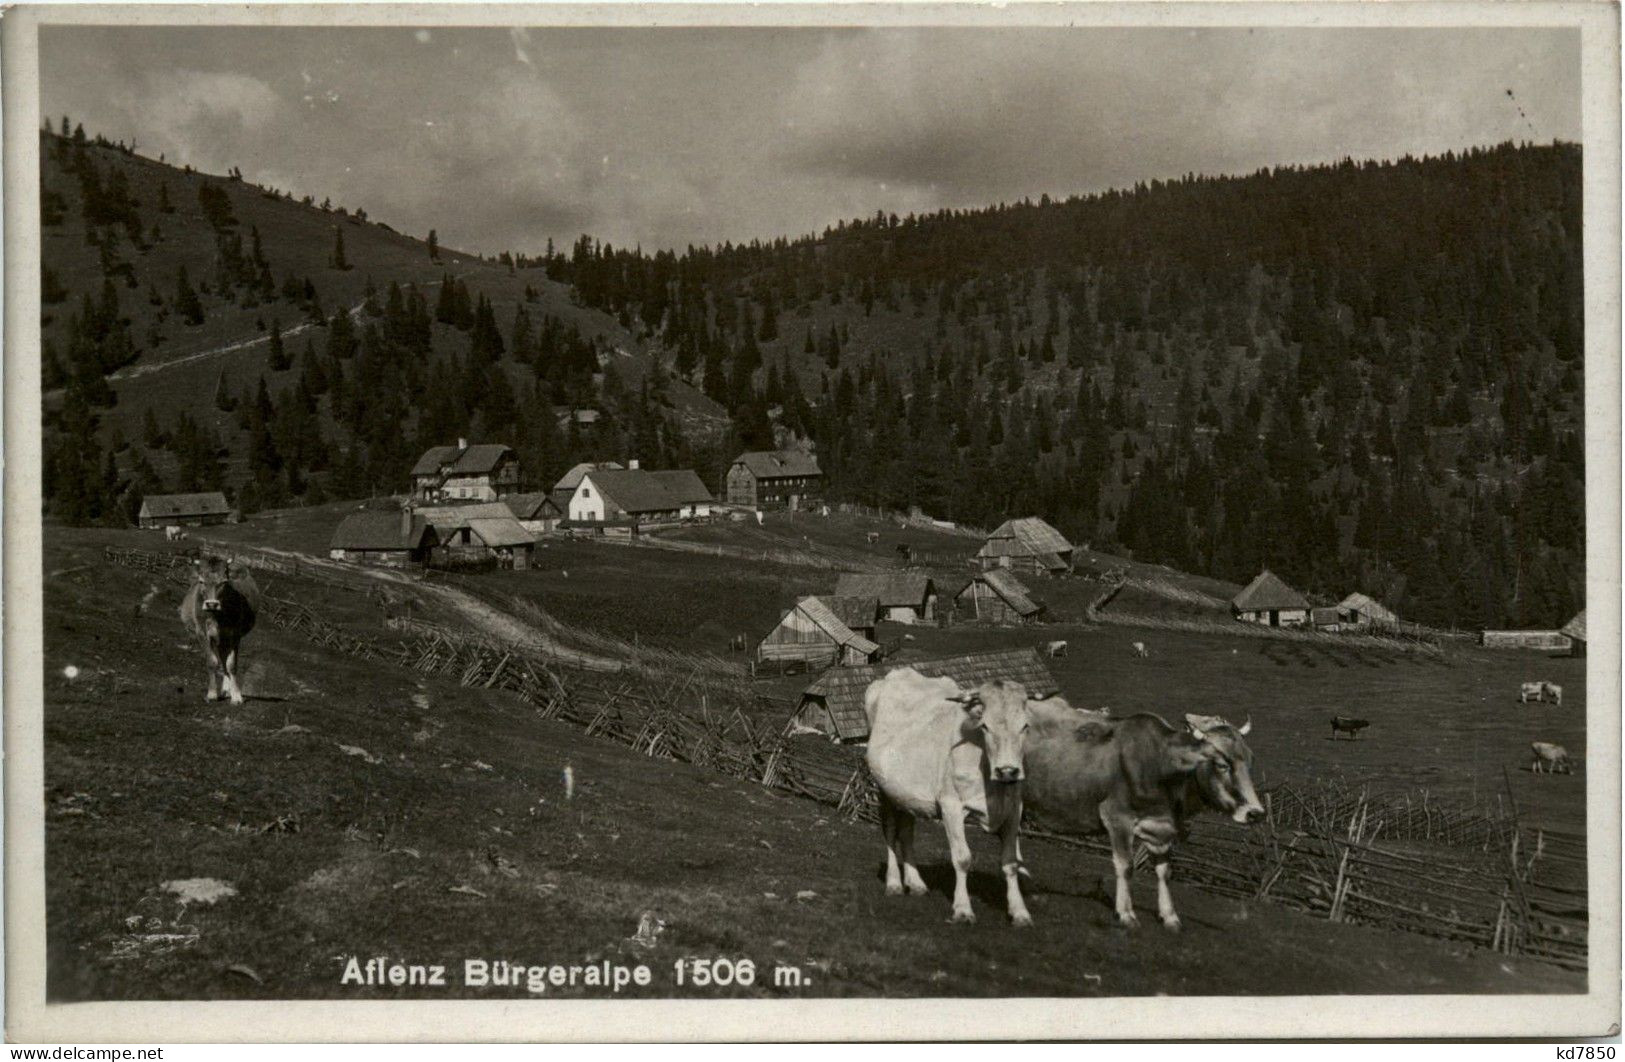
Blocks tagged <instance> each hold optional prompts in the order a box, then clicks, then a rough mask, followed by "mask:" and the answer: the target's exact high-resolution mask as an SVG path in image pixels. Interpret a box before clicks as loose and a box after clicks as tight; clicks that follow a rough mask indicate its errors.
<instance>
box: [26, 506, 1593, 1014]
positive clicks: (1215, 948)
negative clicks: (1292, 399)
mask: <svg viewBox="0 0 1625 1062" xmlns="http://www.w3.org/2000/svg"><path fill="white" fill-rule="evenodd" d="M153 537H154V536H151V535H143V534H140V533H136V532H108V531H70V530H56V529H53V532H52V534H51V535H50V536H49V544H48V546H47V553H46V571H47V575H46V631H45V641H46V660H45V668H46V708H45V740H46V776H47V781H46V785H47V792H46V794H45V796H46V807H47V812H46V814H47V818H46V831H47V832H46V836H47V882H48V900H49V906H48V909H49V923H48V934H49V939H50V948H51V964H50V994H51V997H52V998H53V999H57V1000H70V999H90V998H143V999H175V998H293V997H329V998H331V997H338V998H365V997H372V996H401V997H410V996H425V997H439V996H444V995H448V994H449V995H487V996H490V995H508V996H515V997H522V996H524V995H525V994H526V993H525V991H524V990H523V989H501V990H489V991H488V990H478V989H468V988H461V987H458V986H457V984H456V982H455V979H454V982H453V985H452V987H450V988H447V989H441V988H423V987H417V988H414V987H401V988H362V987H353V986H343V985H341V984H340V977H341V975H342V972H343V969H344V966H345V963H346V961H347V960H348V958H349V957H350V956H352V955H353V956H360V957H362V958H363V960H364V959H365V957H368V956H372V955H379V954H383V955H387V956H389V957H390V958H392V959H400V960H403V961H407V962H418V963H429V964H433V963H444V964H448V965H452V966H453V967H454V968H455V966H456V964H457V963H459V962H461V960H462V959H464V958H471V957H489V958H499V957H509V958H518V959H524V960H526V961H531V962H568V963H578V962H592V961H597V960H601V959H611V960H614V961H626V962H638V961H641V962H646V963H648V964H649V965H650V966H651V968H652V969H653V971H654V982H653V984H652V985H651V986H650V987H649V988H647V989H643V990H641V992H642V993H644V994H659V995H671V994H692V995H714V994H717V991H718V990H716V989H704V990H700V989H694V988H685V989H677V988H675V986H674V985H673V984H672V981H671V976H670V972H671V965H672V963H673V962H675V961H676V959H677V958H678V957H681V956H700V957H716V956H725V957H730V958H735V959H738V958H749V959H751V960H753V961H754V962H755V963H756V964H757V966H758V967H759V968H761V969H763V970H765V969H767V968H769V967H770V966H772V965H773V964H776V963H782V964H785V965H786V966H790V967H795V968H796V969H798V970H800V971H801V974H802V976H803V977H804V978H805V979H806V980H805V982H804V983H803V985H802V987H800V988H798V989H789V988H775V987H773V986H772V985H770V984H766V983H758V984H757V985H755V986H753V987H751V988H748V989H747V988H740V987H734V988H731V989H728V990H727V992H728V993H729V994H736V995H744V994H751V995H773V994H782V993H785V992H799V993H801V994H805V995H832V996H841V995H854V994H861V995H897V996H915V995H927V994H930V995H987V994H998V995H1034V996H1050V995H1137V994H1155V993H1170V994H1216V993H1218V994H1231V993H1261V994H1274V993H1291V994H1301V993H1306V992H1308V993H1314V992H1356V993H1358V992H1378V991H1380V992H1566V991H1576V990H1579V989H1580V988H1581V987H1582V984H1583V978H1580V977H1577V976H1575V975H1571V974H1567V973H1563V972H1561V971H1558V970H1556V969H1553V968H1550V967H1546V966H1542V965H1539V964H1535V963H1532V962H1529V961H1525V960H1518V959H1509V958H1507V957H1505V956H1497V955H1490V954H1487V953H1474V952H1470V951H1467V950H1465V949H1461V948H1455V947H1447V946H1443V945H1440V944H1436V943H1433V942H1430V941H1427V940H1425V939H1422V938H1417V937H1411V936H1406V935H1403V934H1393V933H1389V932H1383V931H1379V930H1374V929H1369V928H1362V927H1359V926H1350V925H1334V924H1330V923H1327V922H1325V921H1322V920H1318V919H1312V918H1310V917H1308V916H1305V915H1300V914H1297V913H1294V912H1291V911H1286V910H1283V909H1279V908H1275V907H1272V906H1270V905H1268V904H1264V903H1250V902H1241V901H1236V900H1230V899H1218V898H1215V897H1212V896H1208V895H1206V894H1203V893H1201V892H1198V891H1196V890H1193V889H1189V888H1181V887H1178V886H1176V890H1177V892H1178V894H1179V903H1180V905H1181V910H1182V913H1183V914H1184V916H1185V922H1186V926H1187V930H1186V932H1185V933H1184V934H1182V935H1179V936H1175V935H1172V934H1168V933H1166V932H1163V931H1161V930H1160V929H1147V930H1144V931H1141V932H1138V933H1128V932H1125V931H1122V930H1119V929H1117V928H1115V927H1114V926H1113V916H1112V912H1111V907H1110V903H1109V901H1108V900H1107V899H1106V895H1105V893H1104V892H1103V891H1102V884H1101V883H1102V881H1103V879H1104V878H1105V877H1107V876H1109V868H1108V867H1107V866H1106V864H1105V863H1104V862H1103V861H1101V860H1099V859H1096V858H1093V857H1090V856H1087V855H1084V854H1079V853H1075V852H1070V851H1065V850H1061V849H1056V848H1053V847H1047V846H1043V845H1035V846H1033V848H1034V850H1033V851H1032V852H1031V853H1029V858H1030V861H1031V864H1032V871H1033V878H1034V880H1033V884H1032V886H1031V887H1030V889H1029V892H1030V900H1029V902H1030V905H1031V906H1032V908H1033V911H1034V914H1035V917H1036V918H1037V919H1038V920H1039V922H1040V926H1041V928H1040V930H1039V931H1037V932H1035V933H1017V932H1015V931H1013V930H1011V929H1010V928H1009V927H1008V926H1007V925H1006V924H1005V922H1004V920H1003V917H1002V912H1001V910H1000V901H1001V898H1002V887H1001V884H1000V882H999V880H998V876H997V872H996V868H995V867H994V866H993V853H992V850H991V847H990V846H989V845H988V844H986V843H985V840H986V839H978V840H977V841H976V842H975V843H976V846H977V848H978V851H979V859H980V860H981V862H980V864H979V867H980V869H979V870H978V872H977V874H976V875H975V877H974V878H973V893H974V896H975V900H976V904H977V909H978V911H979V913H980V914H981V920H980V922H979V923H978V924H977V925H975V926H974V927H958V926H950V925H948V924H946V922H945V919H946V916H947V914H948V906H949V905H948V900H947V896H946V893H945V890H946V889H947V888H948V884H949V879H948V876H947V868H946V865H945V862H944V860H945V852H944V846H943V843H942V840H941V836H940V831H936V830H933V829H929V828H928V829H924V830H922V847H923V853H922V862H923V864H924V870H925V874H926V877H927V880H928V882H929V883H930V884H931V885H932V886H933V889H934V892H933V894H932V895H930V896H927V897H924V898H919V899H915V900H903V899H899V900H888V899H886V898H885V897H884V896H883V895H882V891H881V888H880V869H881V860H880V855H881V847H880V844H879V840H878V837H877V836H876V835H875V831H874V829H873V827H871V826H865V825H854V824H848V823H845V822H843V821H840V820H838V819H835V818H834V817H833V816H832V815H831V814H830V813H829V809H827V808H825V807H822V806H820V805H816V804H812V803H809V802H806V801H803V800H799V799H795V798H790V797H785V796H781V795H776V794H773V793H771V792H769V791H766V790H763V789H761V788H760V787H757V786H753V785H750V784H748V783H743V782H738V781H734V780H731V779H728V778H725V777H722V776H718V775H715V774H711V773H708V772H706V771H704V770H701V769H698V768H693V767H688V766H683V765H678V764H673V763H667V762H662V761H655V760H650V759H647V758H644V757H641V756H638V755H636V754H634V753H632V752H630V751H628V750H626V749H624V748H621V747H619V746H615V745H610V744H606V743H602V742H599V741H597V740H594V739H591V738H587V737H584V736H583V735H582V734H581V732H580V731H578V730H575V729H574V728H571V727H569V726H566V725H563V724H558V723H551V722H546V721H542V720H539V719H537V718H536V717H535V716H534V714H533V713H532V712H531V710H530V709H529V708H528V707H526V706H525V705H523V704H522V703H520V702H518V701H517V700H515V699H513V698H511V697H510V696H508V695H506V694H500V693H494V692H491V691H486V690H477V689H465V688H461V687H458V686H455V685H450V684H446V683H442V682H438V681H429V680H422V679H420V678H419V677H417V676H415V675H413V674H412V673H409V672H406V671H399V670H395V669H393V668H389V667H380V666H377V665H367V664H361V663H358V662H356V661H354V660H352V659H350V658H346V657H339V656H335V655H333V654H331V653H328V652H326V651H323V650H318V649H315V648H313V647H312V646H311V644H310V643H308V642H306V641H304V640H302V639H300V638H298V637H296V636H294V635H290V634H285V633H283V632H281V631H278V630H276V629H274V628H270V627H262V629H260V630H257V631H256V632H255V634H254V635H253V636H252V638H251V639H250V641H249V642H248V644H247V647H246V648H245V650H244V665H243V668H244V685H245V687H246V688H247V691H248V693H249V696H250V699H249V701H248V703H247V704H245V705H244V706H243V707H241V708H236V709H233V708H231V707H229V706H226V705H220V704H205V703H204V702H203V700H202V698H201V690H202V679H203V672H202V668H201V666H200V664H199V662H198V660H197V659H196V653H195V650H194V649H193V648H192V647H191V646H190V645H188V644H187V643H186V641H185V639H184V638H183V636H182V633H181V629H180V625H179V622H178V620H177V619H176V618H175V615H174V607H175V601H176V599H178V597H179V588H178V587H176V586H174V585H173V584H168V583H165V582H164V581H163V580H160V579H158V578H157V577H155V576H152V575H149V574H147V573H144V572H140V571H136V570H132V569H126V568H119V567H114V566H111V565H107V564H105V563H102V562H101V561H100V556H99V554H100V549H101V546H102V545H103V544H122V545H128V544H136V543H141V544H145V545H147V546H148V547H149V548H152V546H153V542H152V540H153ZM617 555H618V556H619V555H624V556H626V557H627V558H628V559H629V560H630V559H631V558H633V557H637V558H642V557H644V556H649V557H650V558H651V563H652V562H654V561H658V560H659V559H660V558H659V557H658V556H657V555H655V554H654V553H653V551H649V552H648V553H647V554H646V553H645V552H644V551H639V550H622V551H620V553H619V554H617ZM571 578H572V579H574V578H576V576H575V574H574V572H572V575H571ZM281 586H282V590H283V592H285V593H290V594H295V593H297V594H301V595H305V594H308V595H319V594H323V593H325V594H326V595H328V596H327V597H323V598H321V599H320V600H321V602H322V605H323V608H324V610H326V609H328V608H331V609H339V608H341V607H342V606H341V602H340V600H339V599H340V598H342V597H343V596H344V595H345V594H346V591H343V590H341V589H338V588H335V587H328V588H326V589H325V590H323V589H321V588H319V586H318V585H317V584H311V585H306V584H305V583H304V582H302V581H296V580H292V579H289V580H285V581H284V582H283V583H282V584H281ZM149 593H150V594H151V597H150V598H149V597H148V595H149ZM351 596H356V595H351ZM144 598H146V599H147V601H148V605H147V610H146V614H144V615H142V616H139V617H138V616H137V615H136V614H135V606H136V604H137V603H138V602H140V601H142V600H143V599H144ZM368 607H369V606H366V605H362V604H357V605H352V606H351V610H352V620H353V622H355V623H357V624H362V623H365V622H366V615H367V610H368ZM380 633H381V632H380ZM973 633H974V632H961V631H949V632H943V633H941V635H940V637H941V638H943V639H944V640H945V642H944V645H946V644H947V642H949V641H952V640H953V639H969V638H970V637H971V636H972V634H973ZM932 637H933V638H935V637H938V635H936V634H933V635H932ZM985 637H987V636H984V638H985ZM911 644H912V643H911ZM1102 648H1103V649H1104V648H1105V647H1104V646H1103V647H1102ZM1114 655H1118V656H1120V655H1122V654H1120V653H1119V654H1114ZM1106 656H1107V654H1105V653H1102V654H1101V661H1100V663H1101V667H1100V668H1099V669H1094V670H1091V669H1090V668H1089V666H1088V665H1089V656H1088V655H1086V654H1079V656H1078V657H1075V658H1071V661H1070V663H1069V664H1068V665H1064V666H1063V667H1062V668H1061V670H1060V673H1061V674H1062V675H1063V677H1064V681H1066V682H1067V683H1068V684H1069V686H1070V685H1072V684H1073V683H1075V682H1076V681H1078V680H1079V678H1081V677H1085V676H1087V677H1088V680H1089V682H1091V683H1092V684H1099V683H1100V682H1102V681H1104V680H1105V676H1106V675H1107V674H1109V673H1111V669H1110V668H1107V667H1106V664H1107V659H1106ZM1158 659H1159V658H1158V657H1157V656H1153V658H1152V661H1151V663H1150V665H1149V667H1148V670H1149V668H1154V667H1156V666H1157V663H1158ZM68 664H73V665H74V666H76V667H77V668H79V669H80V670H79V673H78V675H77V677H76V678H74V679H72V680H70V679H68V678H67V677H66V676H65V675H64V672H63V669H64V667H65V666H66V665H68ZM1072 665H1075V667H1076V670H1074V669H1073V666H1072ZM1238 666H1240V665H1238ZM1245 667H1246V669H1248V670H1250V671H1253V672H1257V673H1259V674H1261V675H1273V674H1283V675H1284V674H1291V673H1292V672H1290V671H1282V667H1283V666H1282V665H1276V664H1274V663H1271V662H1268V661H1266V660H1263V659H1262V658H1260V659H1258V660H1250V661H1246V662H1245ZM1314 670H1317V671H1319V670H1321V669H1319V668H1317V669H1314ZM1325 670H1330V669H1325ZM1368 670H1373V671H1374V669H1368ZM1116 673H1118V674H1120V675H1121V676H1122V681H1124V682H1125V683H1127V682H1128V681H1129V680H1130V678H1131V677H1132V673H1131V672H1129V671H1128V670H1127V668H1126V667H1117V668H1116ZM1571 710H1572V709H1571ZM1374 729H1375V728H1374ZM1284 730H1285V727H1284V726H1281V727H1280V728H1279V729H1278V731H1277V737H1276V738H1274V739H1271V738H1269V737H1268V735H1269V734H1270V733H1271V724H1270V723H1269V722H1261V723H1260V731H1259V734H1260V737H1259V743H1258V747H1259V749H1260V754H1261V759H1263V760H1264V761H1265V762H1266V764H1268V765H1269V766H1268V769H1269V770H1270V771H1271V772H1272V776H1273V772H1275V771H1277V770H1281V769H1283V768H1280V767H1277V766H1276V765H1275V763H1274V762H1273V761H1272V759H1271V757H1279V758H1280V759H1281V760H1283V761H1284V762H1295V761H1293V760H1291V758H1290V757H1291V756H1292V755H1295V753H1294V752H1293V749H1294V745H1293V744H1292V743H1291V742H1289V741H1286V740H1285V739H1284V738H1283V737H1281V736H1280V733H1281V732H1282V731H1284ZM1266 742H1270V743H1266ZM1371 747H1372V748H1373V749H1380V748H1381V747H1382V746H1381V744H1380V743H1379V742H1377V741H1373V742H1372V743H1371ZM1364 749H1365V746H1361V750H1362V754H1363V753H1364ZM1339 752H1341V749H1340V750H1339ZM566 766H569V767H570V769H571V772H572V776H573V779H574V796H573V799H571V798H567V797H566V793H565V788H564V785H563V782H562V773H563V770H564V768H565V767H566ZM1571 781H1572V780H1569V779H1557V780H1555V782H1556V784H1564V783H1567V782H1571ZM193 878H214V879H218V880H220V881H222V882H225V883H228V884H229V885H230V886H231V887H232V888H234V889H235V890H236V893H235V895H232V896H229V897H227V898H225V899H221V900H218V901H217V902H215V903H214V904H212V905H204V904H201V903H197V904H192V905H190V906H183V905H182V904H181V903H180V902H179V901H178V900H177V899H176V898H175V897H173V896H171V895H169V894H168V893H166V892H165V890H164V888H163V884H162V883H164V882H168V881H175V880H185V879H193ZM1140 888H1141V894H1140V902H1141V903H1142V904H1147V903H1149V902H1150V884H1149V882H1148V881H1145V880H1142V881H1141V885H1140ZM651 911H652V912H655V913H656V914H657V915H658V916H659V917H660V918H662V919H663V920H664V922H665V926H666V928H665V931H664V933H663V934H661V935H660V936H659V938H658V940H657V943H656V944H654V945H653V946H652V947H650V948H647V949H645V948H642V947H640V946H639V945H638V944H636V943H634V942H632V941H631V940H629V939H628V938H630V937H632V936H633V934H634V931H635V929H636V927H637V926H638V924H639V921H640V919H641V918H642V916H643V914H644V913H645V912H651ZM1242 939H1245V941H1246V943H1247V946H1246V947H1238V946H1237V943H1238V941H1239V940H1242ZM549 991H550V992H557V993H558V994H572V990H570V989H563V990H554V989H550V990H549ZM573 994H591V993H589V992H588V990H586V989H576V990H574V993H573Z"/></svg>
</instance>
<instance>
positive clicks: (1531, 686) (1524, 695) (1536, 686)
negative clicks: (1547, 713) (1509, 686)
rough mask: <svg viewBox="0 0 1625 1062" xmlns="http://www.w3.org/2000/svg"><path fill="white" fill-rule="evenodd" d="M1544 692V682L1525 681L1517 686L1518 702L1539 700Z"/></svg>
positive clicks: (1525, 702) (1526, 702)
mask: <svg viewBox="0 0 1625 1062" xmlns="http://www.w3.org/2000/svg"><path fill="white" fill-rule="evenodd" d="M1545 692H1546V683H1544V682H1525V683H1522V684H1520V685H1519V686H1518V703H1519V704H1528V703H1529V702H1530V701H1538V700H1541V699H1542V697H1543V695H1544V694H1545Z"/></svg>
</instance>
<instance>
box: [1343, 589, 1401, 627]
mask: <svg viewBox="0 0 1625 1062" xmlns="http://www.w3.org/2000/svg"><path fill="white" fill-rule="evenodd" d="M1337 611H1338V613H1339V614H1340V615H1341V622H1342V625H1343V628H1344V629H1345V630H1347V629H1354V628H1363V627H1397V626H1399V617H1398V616H1396V615H1394V614H1393V613H1392V612H1390V611H1389V610H1388V609H1386V608H1384V607H1383V606H1382V604H1381V602H1378V601H1376V600H1374V599H1372V598H1370V597H1367V596H1366V595H1365V594H1360V593H1354V594H1350V595H1349V596H1348V597H1345V598H1344V599H1343V600H1342V601H1339V602H1338V603H1337Z"/></svg>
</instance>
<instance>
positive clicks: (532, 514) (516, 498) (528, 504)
mask: <svg viewBox="0 0 1625 1062" xmlns="http://www.w3.org/2000/svg"><path fill="white" fill-rule="evenodd" d="M547 500H548V495H547V492H546V491H533V492H530V493H527V494H509V495H508V496H506V497H505V498H503V499H502V504H503V505H506V506H507V507H508V511H509V512H510V513H513V518H514V519H515V520H535V519H539V517H538V516H537V513H538V512H540V511H541V508H542V505H543V504H544V503H546V502H547Z"/></svg>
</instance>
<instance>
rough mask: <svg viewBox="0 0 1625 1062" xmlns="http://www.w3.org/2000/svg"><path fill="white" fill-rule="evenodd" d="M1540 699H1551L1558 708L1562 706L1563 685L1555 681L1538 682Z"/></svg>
mask: <svg viewBox="0 0 1625 1062" xmlns="http://www.w3.org/2000/svg"><path fill="white" fill-rule="evenodd" d="M1540 695H1541V700H1544V701H1551V702H1552V703H1553V704H1555V705H1557V706H1558V707H1559V708H1561V707H1563V687H1562V686H1559V685H1558V684H1557V683H1555V682H1542V683H1541V684H1540Z"/></svg>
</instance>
